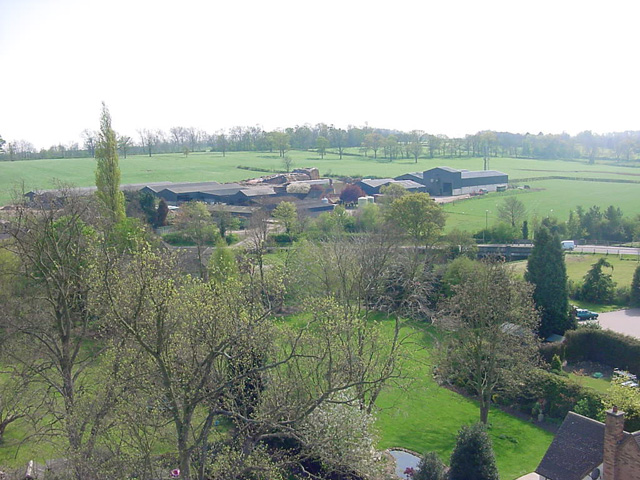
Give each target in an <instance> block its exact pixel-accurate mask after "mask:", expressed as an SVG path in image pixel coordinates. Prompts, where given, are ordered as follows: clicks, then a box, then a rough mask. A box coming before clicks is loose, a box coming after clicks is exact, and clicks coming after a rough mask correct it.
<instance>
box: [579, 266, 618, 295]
mask: <svg viewBox="0 0 640 480" xmlns="http://www.w3.org/2000/svg"><path fill="white" fill-rule="evenodd" d="M604 267H607V268H611V269H612V270H613V266H612V265H611V264H610V263H609V262H607V260H606V259H604V258H601V259H600V260H598V261H597V262H596V263H594V264H593V265H592V266H591V269H590V270H589V271H588V272H587V274H586V275H585V276H584V283H583V284H582V292H581V293H582V299H583V300H586V301H588V302H593V303H600V304H607V303H611V302H612V301H613V294H614V292H615V288H616V282H614V281H613V278H612V277H611V274H609V273H605V272H603V271H602V269H603V268H604Z"/></svg>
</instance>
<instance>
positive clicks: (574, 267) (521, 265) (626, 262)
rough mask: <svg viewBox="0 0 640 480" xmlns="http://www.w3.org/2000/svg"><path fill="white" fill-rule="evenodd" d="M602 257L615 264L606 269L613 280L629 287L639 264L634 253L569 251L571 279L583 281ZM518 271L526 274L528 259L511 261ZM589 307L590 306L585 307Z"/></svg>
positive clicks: (567, 256) (567, 257)
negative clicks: (611, 253)
mask: <svg viewBox="0 0 640 480" xmlns="http://www.w3.org/2000/svg"><path fill="white" fill-rule="evenodd" d="M600 258H606V259H607V261H608V262H609V263H610V264H611V265H612V266H613V270H612V269H610V268H607V269H605V271H606V273H610V274H611V275H612V277H613V281H614V282H616V284H617V286H618V287H629V286H631V281H632V280H633V273H634V272H635V270H636V267H637V266H638V265H639V263H638V258H637V257H635V256H632V255H620V256H618V255H604V254H601V253H596V254H592V253H587V254H583V253H567V254H566V255H565V257H564V259H565V263H566V265H567V276H568V277H569V280H571V281H573V282H582V281H583V279H584V276H585V275H586V274H587V272H588V271H589V269H590V268H591V266H592V265H593V264H594V263H596V262H597V261H598V260H599V259H600ZM509 265H511V267H512V268H513V269H514V271H515V272H516V273H519V274H521V275H524V272H525V271H526V269H527V261H526V260H519V261H517V262H511V263H509ZM585 305H586V304H585ZM584 308H589V307H586V306H585V307H584Z"/></svg>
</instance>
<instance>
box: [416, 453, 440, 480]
mask: <svg viewBox="0 0 640 480" xmlns="http://www.w3.org/2000/svg"><path fill="white" fill-rule="evenodd" d="M412 478H413V480H446V478H447V467H446V466H445V464H444V463H443V462H442V460H440V457H439V456H438V454H437V453H436V452H429V453H426V454H425V455H424V456H423V457H422V459H420V463H418V470H417V472H415V473H414V474H413V477H412Z"/></svg>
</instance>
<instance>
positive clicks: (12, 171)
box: [0, 151, 640, 230]
mask: <svg viewBox="0 0 640 480" xmlns="http://www.w3.org/2000/svg"><path fill="white" fill-rule="evenodd" d="M288 155H289V156H290V157H291V158H292V159H293V167H294V168H295V167H311V166H315V167H318V168H319V169H320V174H321V175H331V174H333V175H349V176H354V177H359V176H362V177H367V176H376V177H394V176H397V175H401V174H403V173H408V172H415V171H423V170H427V169H430V168H434V167H437V166H443V165H447V166H450V167H453V168H461V169H468V170H480V169H482V159H481V158H434V159H425V158H421V159H419V161H418V163H414V161H413V160H409V159H399V160H394V161H393V162H388V161H387V160H385V159H377V160H374V159H373V158H367V157H362V156H356V155H348V156H344V157H343V159H342V160H340V159H339V157H338V156H337V155H335V154H328V155H327V156H326V157H325V158H324V159H320V157H319V156H318V155H317V154H316V153H315V152H304V151H290V152H288ZM238 166H243V167H255V168H257V169H269V170H281V169H282V168H283V167H282V161H281V159H280V157H279V156H278V154H277V153H265V152H228V153H227V154H226V156H224V157H223V156H222V154H221V153H208V152H207V153H192V154H190V155H189V156H188V157H185V156H183V155H181V154H161V155H154V156H152V157H148V156H142V155H139V156H130V157H129V158H126V159H124V158H121V159H120V169H121V171H122V181H121V183H123V184H126V183H146V182H158V181H172V182H187V181H208V180H212V181H217V182H234V181H239V180H243V179H248V178H255V177H259V176H261V175H265V174H266V173H265V172H261V171H258V170H255V171H252V170H245V169H240V168H238ZM490 168H491V169H495V170H501V171H504V172H506V173H508V174H509V178H510V182H511V183H520V184H521V185H524V184H527V185H529V186H530V187H531V189H529V190H517V191H516V190H512V191H509V192H505V193H492V194H489V195H486V196H484V197H482V198H474V199H470V200H464V201H459V202H455V203H453V204H449V205H447V206H446V207H445V210H446V211H447V212H448V214H449V215H448V220H447V229H451V228H454V227H458V228H464V229H465V230H480V229H482V228H483V227H484V226H485V221H486V220H488V223H489V225H491V224H492V223H493V222H495V221H496V218H497V217H496V210H497V206H498V204H499V203H500V202H501V200H502V197H503V196H506V195H518V196H519V198H520V199H521V200H522V201H523V202H524V203H525V205H526V206H527V208H528V213H529V218H530V219H531V218H533V217H534V216H537V217H538V218H540V219H541V218H545V217H547V216H555V217H558V218H559V219H560V220H566V219H567V218H568V215H569V211H570V210H571V209H575V207H576V206H578V205H582V206H584V207H589V206H591V205H600V206H601V207H603V208H606V207H607V206H609V205H611V204H614V205H616V206H619V207H620V208H621V209H622V211H623V213H624V214H625V215H628V216H630V215H635V214H639V213H640V202H638V201H637V199H638V198H640V169H639V168H634V167H630V166H617V165H610V164H595V165H588V164H587V163H586V162H578V161H561V160H554V161H551V160H530V159H516V158H492V159H491V160H490ZM94 169H95V161H94V160H93V159H91V158H84V159H62V160H30V161H18V162H0V204H1V205H4V204H6V203H8V202H9V201H10V199H11V192H12V191H13V190H15V189H16V188H18V189H20V188H22V184H23V183H24V189H25V191H29V190H34V189H47V188H54V187H55V182H54V181H53V179H59V180H62V181H64V182H67V183H70V184H73V185H75V186H79V187H81V186H90V185H94V184H95V180H94ZM549 176H563V177H571V178H581V179H584V178H590V179H604V180H624V181H631V182H639V183H612V182H604V181H601V182H593V181H584V180H548V179H547V180H545V179H543V178H544V177H549ZM535 179H539V180H535ZM519 180H520V181H519ZM487 212H488V213H487Z"/></svg>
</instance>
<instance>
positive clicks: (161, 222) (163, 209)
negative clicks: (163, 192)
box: [155, 198, 169, 227]
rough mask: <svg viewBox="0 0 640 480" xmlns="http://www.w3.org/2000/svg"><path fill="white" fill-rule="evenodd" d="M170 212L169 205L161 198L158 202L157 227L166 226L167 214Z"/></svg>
mask: <svg viewBox="0 0 640 480" xmlns="http://www.w3.org/2000/svg"><path fill="white" fill-rule="evenodd" d="M168 214H169V205H167V202H165V201H164V198H162V199H160V203H159V204H158V211H157V216H156V224H155V226H156V227H164V226H165V225H166V224H167V215H168Z"/></svg>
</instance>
